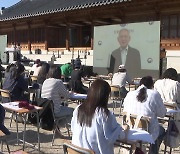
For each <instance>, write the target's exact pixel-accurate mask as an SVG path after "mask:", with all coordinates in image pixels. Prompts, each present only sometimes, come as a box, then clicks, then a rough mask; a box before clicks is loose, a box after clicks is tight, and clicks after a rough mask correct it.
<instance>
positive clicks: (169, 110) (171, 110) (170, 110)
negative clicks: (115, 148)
mask: <svg viewBox="0 0 180 154" xmlns="http://www.w3.org/2000/svg"><path fill="white" fill-rule="evenodd" d="M166 109H167V113H179V112H180V109H177V110H174V109H170V108H166Z"/></svg>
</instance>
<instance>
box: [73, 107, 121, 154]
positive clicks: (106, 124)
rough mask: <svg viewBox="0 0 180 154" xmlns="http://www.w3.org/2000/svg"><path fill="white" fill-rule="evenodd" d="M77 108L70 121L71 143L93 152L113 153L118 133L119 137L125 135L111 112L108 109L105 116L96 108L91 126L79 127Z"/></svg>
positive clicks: (98, 153) (101, 153)
mask: <svg viewBox="0 0 180 154" xmlns="http://www.w3.org/2000/svg"><path fill="white" fill-rule="evenodd" d="M78 108H79V106H78V107H76V109H75V110H74V112H73V117H72V121H71V130H72V133H73V135H72V143H73V144H75V145H77V146H80V147H83V148H87V149H91V150H93V151H94V152H95V154H113V153H114V150H113V149H114V142H115V141H116V139H118V137H119V135H120V136H121V137H120V138H121V139H122V138H124V136H125V135H124V131H123V130H122V127H121V126H120V125H119V124H118V123H117V121H116V119H115V116H114V115H113V113H112V112H110V111H109V117H108V118H107V117H106V115H105V113H104V112H103V110H102V109H100V110H99V112H98V110H97V109H96V111H95V114H94V117H93V119H92V125H91V127H87V126H83V127H81V126H80V124H79V123H78V122H77V115H78Z"/></svg>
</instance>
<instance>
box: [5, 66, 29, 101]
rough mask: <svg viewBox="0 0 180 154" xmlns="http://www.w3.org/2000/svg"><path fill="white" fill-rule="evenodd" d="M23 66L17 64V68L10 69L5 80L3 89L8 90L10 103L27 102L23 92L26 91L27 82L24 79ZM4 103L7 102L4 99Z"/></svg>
mask: <svg viewBox="0 0 180 154" xmlns="http://www.w3.org/2000/svg"><path fill="white" fill-rule="evenodd" d="M24 70H25V68H24V65H22V64H21V63H17V66H13V67H11V69H10V71H9V75H8V76H7V77H6V78H5V81H4V83H3V89H4V90H8V91H9V92H10V94H11V101H22V100H28V97H27V96H26V95H25V93H24V92H25V91H27V89H28V82H27V80H25V78H24ZM3 101H4V102H8V101H9V100H7V99H4V98H3Z"/></svg>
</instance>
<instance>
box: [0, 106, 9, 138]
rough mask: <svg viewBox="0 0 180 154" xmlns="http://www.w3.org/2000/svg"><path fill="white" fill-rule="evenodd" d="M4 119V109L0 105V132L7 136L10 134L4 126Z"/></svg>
mask: <svg viewBox="0 0 180 154" xmlns="http://www.w3.org/2000/svg"><path fill="white" fill-rule="evenodd" d="M4 118H5V109H4V107H3V106H2V105H1V104H0V130H1V131H2V132H3V133H4V134H6V135H9V134H10V132H9V130H8V129H7V128H6V127H5V126H4Z"/></svg>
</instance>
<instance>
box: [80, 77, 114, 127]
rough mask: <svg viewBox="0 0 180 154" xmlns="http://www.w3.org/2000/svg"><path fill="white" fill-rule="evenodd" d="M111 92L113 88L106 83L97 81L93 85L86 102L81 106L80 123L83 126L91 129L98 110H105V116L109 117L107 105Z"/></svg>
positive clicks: (100, 80)
mask: <svg viewBox="0 0 180 154" xmlns="http://www.w3.org/2000/svg"><path fill="white" fill-rule="evenodd" d="M110 92H111V88H110V86H109V84H108V83H107V82H106V81H104V80H102V79H97V80H95V81H94V82H93V83H92V85H91V87H90V89H89V90H88V95H87V99H86V101H85V102H84V103H83V104H81V105H80V106H79V110H78V122H79V123H80V125H81V126H84V125H85V126H88V127H91V124H92V119H93V115H94V113H95V110H96V108H97V109H98V110H99V109H103V110H104V113H105V115H106V116H108V114H109V110H108V108H107V104H108V98H109V94H110Z"/></svg>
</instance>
